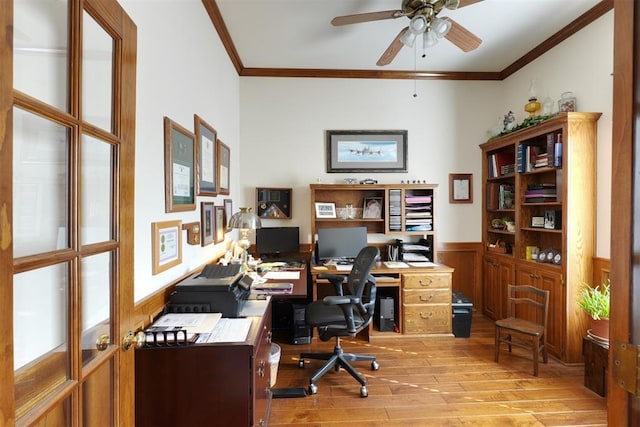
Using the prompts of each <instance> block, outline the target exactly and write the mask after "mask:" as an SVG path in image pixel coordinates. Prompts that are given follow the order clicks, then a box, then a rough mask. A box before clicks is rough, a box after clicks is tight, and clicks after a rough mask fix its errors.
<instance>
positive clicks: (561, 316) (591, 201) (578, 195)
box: [480, 112, 600, 363]
mask: <svg viewBox="0 0 640 427" xmlns="http://www.w3.org/2000/svg"><path fill="white" fill-rule="evenodd" d="M599 118H600V113H578V112H571V113H561V114H558V115H557V116H555V117H553V118H551V119H549V120H546V121H544V122H542V123H539V124H538V125H536V126H532V127H529V128H525V129H521V130H518V131H515V132H512V133H510V134H507V135H504V136H501V137H499V138H493V139H491V140H489V141H487V142H485V143H484V144H481V145H480V148H481V149H482V163H483V166H482V177H483V180H482V182H483V183H484V186H483V201H484V206H483V210H482V213H483V221H482V224H483V231H482V236H483V241H484V246H485V248H486V249H485V254H484V260H483V266H484V272H483V274H484V281H483V286H484V287H483V308H484V313H485V314H486V315H488V316H489V317H492V318H494V319H498V318H502V317H504V316H506V295H507V294H506V292H507V285H508V284H509V283H517V284H521V285H525V284H528V285H533V286H536V287H538V288H542V289H547V290H549V291H550V293H551V299H550V301H551V303H550V307H549V322H548V330H547V340H548V346H547V348H548V350H549V352H550V353H551V354H553V355H554V356H556V357H558V358H559V359H560V360H562V361H563V362H565V363H580V362H582V342H581V338H582V337H583V336H584V335H585V333H586V329H587V319H586V318H585V317H584V316H581V315H576V314H575V313H576V312H578V311H577V310H576V307H577V302H576V298H577V296H578V289H579V287H580V285H581V283H582V281H583V280H584V279H585V278H590V277H591V270H592V258H593V256H594V252H595V220H596V218H595V194H596V176H595V175H596V135H597V121H598V119H599ZM509 162H510V163H512V164H513V166H508V165H506V166H505V163H509ZM511 169H513V170H514V172H513V173H502V172H510V170H511ZM569 196H570V197H569ZM510 204H513V206H510ZM507 208H508V209H507ZM505 217H506V218H508V219H513V220H514V222H515V226H516V231H515V232H514V233H509V232H506V231H501V230H496V229H493V228H492V227H491V224H492V221H493V220H495V219H502V220H504V219H505ZM533 224H535V225H539V226H536V227H534V226H532V225H533ZM565 224H570V225H571V227H565V226H564V225H565ZM543 225H544V227H543ZM497 240H499V241H500V242H502V244H503V245H504V244H506V245H507V246H508V247H509V248H510V249H511V250H510V252H511V253H510V254H502V253H500V251H496V250H495V249H496V248H490V247H489V244H495V242H496V241H497ZM535 248H538V251H540V252H543V251H551V250H553V251H555V252H556V253H558V254H559V255H560V257H561V258H560V259H561V261H560V264H559V265H556V264H553V263H549V262H538V261H537V260H534V259H531V258H532V255H531V254H532V252H533V253H535V250H533V249H535ZM528 257H529V258H528Z"/></svg>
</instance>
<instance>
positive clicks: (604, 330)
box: [589, 319, 609, 341]
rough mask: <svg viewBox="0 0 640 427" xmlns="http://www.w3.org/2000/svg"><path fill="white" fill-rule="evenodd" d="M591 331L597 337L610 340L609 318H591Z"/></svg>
mask: <svg viewBox="0 0 640 427" xmlns="http://www.w3.org/2000/svg"><path fill="white" fill-rule="evenodd" d="M589 332H590V333H591V335H593V336H595V337H596V338H599V339H602V340H606V341H609V319H600V320H595V319H591V329H590V330H589Z"/></svg>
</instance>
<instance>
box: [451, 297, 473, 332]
mask: <svg viewBox="0 0 640 427" xmlns="http://www.w3.org/2000/svg"><path fill="white" fill-rule="evenodd" d="M452 296H453V300H452V302H451V311H452V316H453V323H452V325H453V335H454V336H455V337H456V338H469V336H471V315H472V314H473V303H472V302H471V300H470V299H469V298H467V297H466V296H464V294H462V293H461V292H453V293H452Z"/></svg>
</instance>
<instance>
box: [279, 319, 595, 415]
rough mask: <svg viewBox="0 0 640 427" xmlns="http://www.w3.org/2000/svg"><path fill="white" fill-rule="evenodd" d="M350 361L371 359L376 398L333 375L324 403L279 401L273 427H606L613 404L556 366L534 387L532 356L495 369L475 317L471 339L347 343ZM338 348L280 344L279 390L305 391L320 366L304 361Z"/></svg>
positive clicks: (487, 337) (505, 360) (577, 371)
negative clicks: (303, 356)
mask: <svg viewBox="0 0 640 427" xmlns="http://www.w3.org/2000/svg"><path fill="white" fill-rule="evenodd" d="M342 343H343V347H344V348H345V351H350V352H355V353H371V354H375V355H376V356H377V357H378V362H379V363H380V370H378V371H372V370H371V368H370V364H369V363H367V362H360V363H358V364H357V369H358V370H359V371H360V372H361V373H363V374H365V375H366V376H367V381H368V389H369V397H367V398H362V397H360V394H359V391H360V385H359V384H358V382H356V381H355V380H354V379H353V378H352V377H351V376H350V375H349V374H348V373H346V372H345V371H341V372H335V371H333V370H332V371H330V372H329V373H327V374H326V375H325V376H324V377H323V378H322V379H320V380H319V381H318V383H317V385H318V393H317V394H315V395H310V396H306V397H303V398H281V399H273V400H272V404H271V416H270V419H269V425H270V426H312V427H313V426H469V425H472V426H605V425H606V421H607V412H606V399H605V398H603V397H600V396H599V395H598V394H596V393H595V392H593V391H591V390H589V389H588V388H586V387H584V370H583V367H582V366H569V367H568V366H564V365H562V364H561V363H559V362H558V361H556V360H554V359H552V358H550V360H549V363H548V364H546V365H545V364H542V363H541V364H540V376H539V377H534V376H533V374H532V372H533V364H532V361H531V356H530V354H529V353H528V352H526V350H524V349H519V348H515V347H514V349H513V353H512V354H509V353H508V352H507V350H506V347H505V346H504V345H503V347H502V352H501V355H500V362H499V363H495V362H494V361H493V349H494V327H493V322H491V321H490V320H489V319H487V318H485V317H483V316H481V315H474V317H473V320H472V329H471V337H470V338H453V337H451V338H448V337H446V338H431V339H406V338H402V339H385V340H375V341H372V342H371V343H367V342H366V341H363V340H353V339H344V340H342ZM333 344H334V341H330V342H326V343H323V342H318V341H317V340H316V341H314V342H313V343H312V344H311V345H291V344H287V343H282V342H280V346H281V347H282V354H281V359H280V363H279V367H278V373H277V383H276V385H275V388H285V387H304V388H307V386H308V382H309V378H310V377H311V375H312V374H313V373H314V372H315V370H316V369H317V368H318V367H320V366H321V363H322V362H320V361H315V360H313V361H311V360H310V361H307V364H306V366H305V368H304V369H301V368H299V367H298V356H299V353H300V352H301V351H309V350H311V351H331V350H332V349H333Z"/></svg>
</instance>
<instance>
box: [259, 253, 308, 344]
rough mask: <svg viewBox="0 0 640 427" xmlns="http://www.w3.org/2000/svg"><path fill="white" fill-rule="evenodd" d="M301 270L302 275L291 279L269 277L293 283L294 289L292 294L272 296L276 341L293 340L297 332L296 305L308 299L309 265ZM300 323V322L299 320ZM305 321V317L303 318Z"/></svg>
mask: <svg viewBox="0 0 640 427" xmlns="http://www.w3.org/2000/svg"><path fill="white" fill-rule="evenodd" d="M295 271H299V272H300V277H299V278H298V279H296V280H291V279H269V282H287V283H293V291H292V292H291V293H290V294H274V295H272V296H271V298H272V300H273V304H272V311H271V313H272V319H273V324H272V331H273V333H274V335H275V338H276V341H282V342H292V341H294V338H295V334H296V332H295V331H296V315H295V313H296V311H295V310H294V307H296V306H297V305H298V304H299V305H300V306H305V305H306V304H307V301H308V297H307V296H308V292H307V291H308V283H309V281H308V276H309V267H308V266H307V265H306V264H305V265H304V268H303V269H302V270H295ZM298 323H299V322H298ZM302 323H304V318H302Z"/></svg>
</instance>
